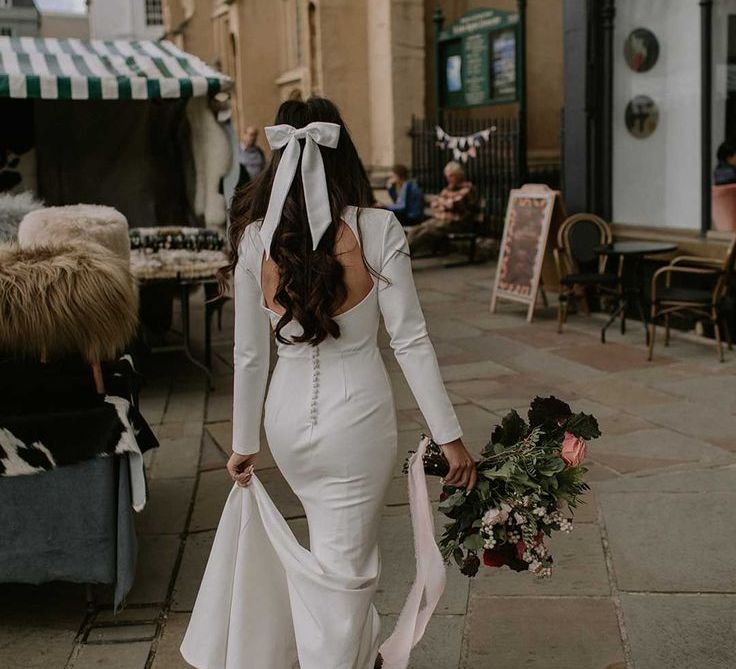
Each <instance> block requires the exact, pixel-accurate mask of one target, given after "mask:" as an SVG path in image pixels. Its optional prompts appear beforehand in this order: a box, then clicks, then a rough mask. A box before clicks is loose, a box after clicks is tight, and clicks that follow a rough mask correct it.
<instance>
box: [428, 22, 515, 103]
mask: <svg viewBox="0 0 736 669" xmlns="http://www.w3.org/2000/svg"><path fill="white" fill-rule="evenodd" d="M520 36H521V33H520V31H519V17H518V15H517V14H514V13H512V12H505V11H502V10H500V9H487V8H478V9H472V10H470V11H469V12H467V13H466V14H464V15H463V16H461V17H460V18H459V19H458V20H457V21H456V22H455V23H453V24H452V25H450V26H448V27H447V28H446V29H444V30H442V31H440V33H439V34H438V36H437V44H436V48H437V67H438V68H439V71H438V73H437V74H438V80H439V87H440V99H439V103H440V107H448V108H452V107H476V106H481V105H492V104H503V103H507V102H516V101H517V100H518V97H519V91H518V90H517V89H518V80H519V76H518V68H519V58H518V54H519V52H520V50H521V49H522V48H523V45H522V44H520Z"/></svg>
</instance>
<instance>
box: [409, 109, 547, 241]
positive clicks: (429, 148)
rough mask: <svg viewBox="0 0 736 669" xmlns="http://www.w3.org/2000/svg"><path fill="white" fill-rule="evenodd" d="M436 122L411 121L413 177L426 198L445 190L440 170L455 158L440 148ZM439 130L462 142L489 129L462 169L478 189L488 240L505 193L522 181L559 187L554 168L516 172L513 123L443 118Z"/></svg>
mask: <svg viewBox="0 0 736 669" xmlns="http://www.w3.org/2000/svg"><path fill="white" fill-rule="evenodd" d="M436 128H437V123H436V121H433V120H429V119H421V118H416V117H414V118H412V125H411V130H410V131H409V135H410V137H411V148H412V172H413V176H414V178H415V179H416V181H417V183H418V184H419V186H420V187H421V188H422V190H424V192H425V193H438V192H439V191H440V190H442V188H443V187H444V185H445V178H444V174H443V170H444V167H445V165H446V164H447V162H448V161H450V160H452V159H453V152H452V149H449V148H443V147H441V146H440V145H439V143H438V139H437V130H436ZM442 129H443V130H444V131H445V132H446V133H447V134H448V135H452V136H455V137H466V136H468V135H472V134H473V133H476V132H480V131H481V130H486V129H490V130H491V133H490V135H489V138H488V141H482V142H481V144H480V146H478V147H476V155H475V157H468V159H467V162H466V163H464V164H463V167H464V168H465V174H466V177H467V178H468V180H470V181H472V182H473V183H474V184H475V186H476V188H477V189H478V194H479V196H480V198H481V201H482V202H483V203H484V207H485V211H484V213H485V219H486V230H485V233H486V234H488V235H489V236H491V237H500V236H501V234H502V232H503V220H504V215H505V213H506V203H507V201H508V196H509V191H510V190H511V189H512V188H517V187H518V186H520V185H521V184H522V183H524V182H525V181H531V182H534V183H546V184H547V185H548V186H550V187H551V188H559V185H560V166H559V165H554V164H549V165H547V164H545V165H536V166H533V167H530V168H529V170H528V174H527V176H526V178H524V177H523V176H522V175H521V173H520V169H521V168H520V165H519V160H518V146H519V127H518V121H517V119H516V118H514V117H512V118H498V119H458V118H451V117H450V118H447V119H445V120H444V121H443V124H442Z"/></svg>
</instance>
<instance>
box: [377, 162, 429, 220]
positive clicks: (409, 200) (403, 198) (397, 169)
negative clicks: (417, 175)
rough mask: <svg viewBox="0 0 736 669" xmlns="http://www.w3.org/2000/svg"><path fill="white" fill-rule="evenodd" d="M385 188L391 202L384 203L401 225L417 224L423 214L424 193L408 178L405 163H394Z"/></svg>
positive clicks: (423, 217)
mask: <svg viewBox="0 0 736 669" xmlns="http://www.w3.org/2000/svg"><path fill="white" fill-rule="evenodd" d="M386 189H387V190H388V194H389V196H390V197H391V203H390V204H386V205H384V207H385V208H386V209H389V210H390V211H392V212H394V214H395V215H396V218H398V219H399V222H400V223H401V225H403V226H405V227H409V226H412V225H418V224H419V223H421V222H422V221H423V220H424V219H425V218H426V216H425V215H424V193H422V189H421V188H419V186H418V185H417V182H416V181H414V179H410V178H409V170H408V168H407V167H406V165H400V164H399V165H394V166H393V167H392V168H391V175H390V176H389V178H388V181H387V183H386Z"/></svg>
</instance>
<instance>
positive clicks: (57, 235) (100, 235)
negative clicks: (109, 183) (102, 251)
mask: <svg viewBox="0 0 736 669" xmlns="http://www.w3.org/2000/svg"><path fill="white" fill-rule="evenodd" d="M80 241H83V242H96V243H98V244H101V245H102V246H104V247H105V248H107V249H110V251H112V252H113V253H116V254H117V255H119V256H120V257H121V258H123V259H124V260H129V259H130V240H129V238H128V221H127V219H126V218H125V216H123V215H122V214H121V213H120V212H119V211H118V210H117V209H113V207H105V206H102V205H94V204H74V205H70V206H67V207H45V208H44V209H38V210H37V211H33V212H31V213H30V214H28V215H27V216H26V217H25V218H24V219H23V221H22V222H21V224H20V228H19V229H18V243H19V244H20V245H21V246H22V247H23V248H34V247H36V246H52V245H57V244H74V243H75V242H80Z"/></svg>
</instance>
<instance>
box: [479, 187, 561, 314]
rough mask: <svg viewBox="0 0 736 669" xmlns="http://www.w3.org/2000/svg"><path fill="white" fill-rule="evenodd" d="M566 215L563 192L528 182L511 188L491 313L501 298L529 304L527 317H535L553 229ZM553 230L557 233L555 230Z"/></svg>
mask: <svg viewBox="0 0 736 669" xmlns="http://www.w3.org/2000/svg"><path fill="white" fill-rule="evenodd" d="M564 217H565V210H564V206H563V204H562V198H561V197H560V193H559V192H558V191H554V190H552V189H550V188H549V187H548V186H544V185H541V184H525V185H524V186H522V187H521V188H519V189H514V190H512V191H511V193H510V194H509V203H508V206H507V208H506V221H505V223H504V228H503V237H502V239H501V248H500V251H499V256H498V269H497V270H496V279H495V282H494V284H493V296H492V298H491V312H494V311H495V310H496V303H497V301H498V300H499V299H501V300H510V301H512V302H521V303H522V304H527V305H529V309H528V311H527V320H528V321H531V320H532V318H533V316H534V307H535V306H536V304H537V297H538V294H539V290H540V284H541V278H542V265H543V264H544V260H545V255H546V252H547V240H548V238H549V236H550V229H551V228H556V227H557V226H558V225H559V223H560V222H561V221H562V220H563V219H564ZM552 233H553V235H554V233H555V230H554V229H553V230H552Z"/></svg>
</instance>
